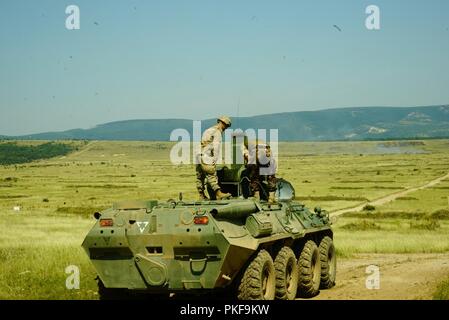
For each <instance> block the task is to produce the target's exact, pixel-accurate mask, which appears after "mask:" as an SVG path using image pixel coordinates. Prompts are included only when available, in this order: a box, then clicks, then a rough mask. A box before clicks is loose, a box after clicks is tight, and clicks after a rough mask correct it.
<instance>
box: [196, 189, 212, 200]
mask: <svg viewBox="0 0 449 320" xmlns="http://www.w3.org/2000/svg"><path fill="white" fill-rule="evenodd" d="M198 200H200V201H204V200H209V199H208V198H207V197H206V195H205V194H204V191H199V196H198Z"/></svg>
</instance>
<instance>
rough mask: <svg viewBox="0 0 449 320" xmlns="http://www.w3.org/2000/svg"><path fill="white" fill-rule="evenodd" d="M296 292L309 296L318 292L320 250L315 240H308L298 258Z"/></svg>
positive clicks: (302, 295) (305, 296)
mask: <svg viewBox="0 0 449 320" xmlns="http://www.w3.org/2000/svg"><path fill="white" fill-rule="evenodd" d="M298 274H299V275H298V277H299V281H298V293H299V295H300V296H301V297H304V298H310V297H314V296H316V295H317V294H318V292H319V289H320V280H321V263H320V252H319V251H318V247H317V246H316V244H315V242H313V241H311V240H309V241H307V242H306V244H305V246H304V248H303V249H302V251H301V254H300V256H299V259H298Z"/></svg>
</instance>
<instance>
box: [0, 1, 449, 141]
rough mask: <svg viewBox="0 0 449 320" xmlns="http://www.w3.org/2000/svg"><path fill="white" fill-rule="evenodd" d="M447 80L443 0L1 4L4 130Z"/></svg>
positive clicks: (431, 92) (356, 96)
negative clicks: (77, 21)
mask: <svg viewBox="0 0 449 320" xmlns="http://www.w3.org/2000/svg"><path fill="white" fill-rule="evenodd" d="M71 4H76V5H78V6H79V8H80V11H81V12H80V13H81V29H80V30H67V29H66V27H65V20H66V17H67V16H68V15H67V14H66V13H65V9H66V7H67V6H68V5H71ZM370 4H374V5H377V6H379V8H380V15H381V16H380V18H381V22H380V23H381V29H380V30H379V31H370V30H368V29H366V27H365V19H366V17H367V14H366V13H365V8H366V7H367V6H368V5H370ZM334 25H335V26H334ZM339 29H340V30H341V31H340V30H339ZM448 85H449V1H447V0H441V1H437V0H431V1H411V0H407V1H405V0H404V1H402V0H395V1H386V0H385V1H383V0H382V1H381V0H370V1H359V0H353V1H335V0H329V1H299V0H295V1H261V0H254V1H246V0H245V1H229V0H226V1H223V0H220V1H212V0H209V1H199V0H189V1H187V0H183V1H149V0H147V1H97V0H88V1H82V0H69V1H61V0H53V1H38V0H36V1H30V0H1V1H0V134H6V135H17V134H28V133H37V132H43V131H53V130H58V131H59V130H66V129H72V128H88V127H92V126H94V125H96V124H100V123H105V122H110V121H116V120H125V119H138V118H166V117H170V118H189V119H204V118H208V117H214V116H216V115H217V114H221V113H225V114H226V113H227V114H230V115H231V116H236V115H237V114H238V115H240V116H246V115H255V114H264V113H274V112H281V111H303V110H317V109H324V108H333V107H350V106H415V105H438V104H448V103H449V86H448Z"/></svg>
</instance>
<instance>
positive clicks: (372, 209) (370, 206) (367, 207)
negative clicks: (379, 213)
mask: <svg viewBox="0 0 449 320" xmlns="http://www.w3.org/2000/svg"><path fill="white" fill-rule="evenodd" d="M374 210H376V207H375V206H373V205H370V204H367V205H366V206H364V207H363V211H374Z"/></svg>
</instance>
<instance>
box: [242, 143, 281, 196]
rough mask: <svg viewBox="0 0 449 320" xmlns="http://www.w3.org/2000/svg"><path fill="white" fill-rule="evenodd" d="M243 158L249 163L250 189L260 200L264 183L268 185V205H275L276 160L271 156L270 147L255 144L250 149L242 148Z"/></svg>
mask: <svg viewBox="0 0 449 320" xmlns="http://www.w3.org/2000/svg"><path fill="white" fill-rule="evenodd" d="M242 149H243V156H244V159H245V161H246V163H247V165H246V168H247V170H248V176H249V179H250V187H251V191H252V192H253V195H254V197H255V198H256V199H260V190H261V189H262V188H263V186H262V182H264V181H265V182H266V183H267V189H268V203H269V204H273V203H275V193H276V168H277V165H276V160H275V159H274V157H272V155H271V148H270V145H268V144H266V143H253V144H251V143H250V145H249V148H248V147H247V146H245V145H243V147H242Z"/></svg>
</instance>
